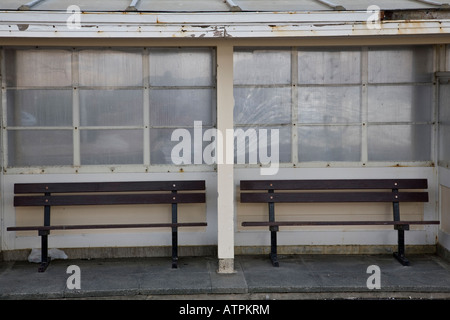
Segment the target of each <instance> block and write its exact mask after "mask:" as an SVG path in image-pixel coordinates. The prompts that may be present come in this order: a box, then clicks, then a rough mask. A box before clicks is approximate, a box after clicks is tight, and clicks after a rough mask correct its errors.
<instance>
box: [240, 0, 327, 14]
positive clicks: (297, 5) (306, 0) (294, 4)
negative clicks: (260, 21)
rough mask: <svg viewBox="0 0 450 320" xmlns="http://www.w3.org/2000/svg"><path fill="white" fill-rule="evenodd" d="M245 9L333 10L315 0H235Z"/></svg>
mask: <svg viewBox="0 0 450 320" xmlns="http://www.w3.org/2000/svg"><path fill="white" fill-rule="evenodd" d="M233 2H234V3H235V4H236V5H238V6H239V7H240V8H241V9H242V10H243V11H316V10H331V9H330V7H328V6H327V5H325V4H322V3H320V2H318V1H314V0H296V1H293V0H278V1H270V0H233Z"/></svg>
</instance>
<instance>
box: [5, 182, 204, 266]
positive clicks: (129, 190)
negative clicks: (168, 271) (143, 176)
mask: <svg viewBox="0 0 450 320" xmlns="http://www.w3.org/2000/svg"><path fill="white" fill-rule="evenodd" d="M203 190H205V181H135V182H82V183H80V182H78V183H25V184H23V183H20V184H15V185H14V193H15V196H14V206H15V207H22V206H42V207H44V223H43V225H41V226H14V227H8V228H7V230H8V231H29V230H37V231H38V235H39V236H41V252H42V255H41V264H40V267H39V270H38V271H39V272H43V271H45V269H46V268H47V266H48V264H49V263H50V258H49V256H48V235H49V234H50V231H51V230H76V229H121V228H167V227H170V228H172V229H171V230H172V268H177V262H178V228H179V227H202V226H206V225H207V224H206V223H205V222H189V223H179V222H178V204H179V203H205V192H204V191H203ZM155 191H156V192H157V193H155ZM179 191H190V192H189V193H187V192H185V193H179ZM192 191H202V192H192ZM74 193H76V194H74ZM37 194H39V195H37ZM133 204H171V206H172V222H171V223H139V224H133V223H127V224H98V225H84V224H83V225H51V223H50V208H51V207H52V206H85V205H87V206H91V205H133Z"/></svg>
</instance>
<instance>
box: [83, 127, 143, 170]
mask: <svg viewBox="0 0 450 320" xmlns="http://www.w3.org/2000/svg"><path fill="white" fill-rule="evenodd" d="M80 141H81V146H80V153H81V164H83V165H88V164H93V165H95V164H142V163H143V154H144V153H143V132H142V130H81V132H80Z"/></svg>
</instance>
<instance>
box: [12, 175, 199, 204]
mask: <svg viewBox="0 0 450 320" xmlns="http://www.w3.org/2000/svg"><path fill="white" fill-rule="evenodd" d="M201 190H205V181H204V180H189V181H130V182H129V181H127V182H76V183H17V184H15V185H14V193H15V194H16V196H15V197H14V206H64V205H109V204H157V203H204V202H205V193H204V192H190V193H178V191H201ZM153 191H166V193H144V192H153ZM55 193H56V194H61V195H54V194H55ZM70 193H77V194H76V195H73V194H70ZM117 193H120V194H117ZM30 194H41V195H30ZM67 194H69V195H67Z"/></svg>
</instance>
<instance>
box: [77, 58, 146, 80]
mask: <svg viewBox="0 0 450 320" xmlns="http://www.w3.org/2000/svg"><path fill="white" fill-rule="evenodd" d="M79 69H80V70H79V78H80V80H79V81H80V85H81V86H141V85H142V52H141V51H135V52H133V51H125V50H124V51H119V50H82V51H80V53H79Z"/></svg>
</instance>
